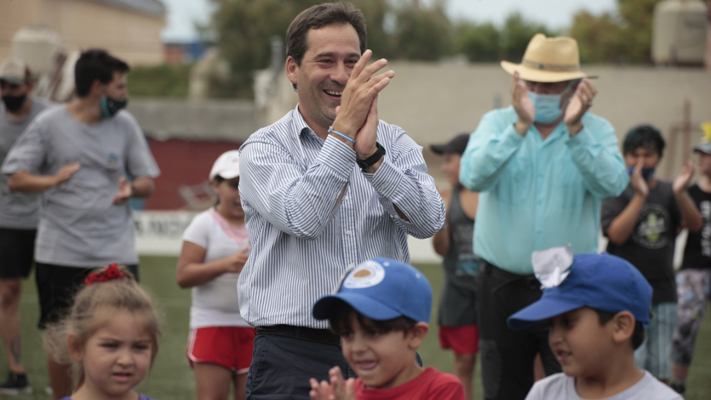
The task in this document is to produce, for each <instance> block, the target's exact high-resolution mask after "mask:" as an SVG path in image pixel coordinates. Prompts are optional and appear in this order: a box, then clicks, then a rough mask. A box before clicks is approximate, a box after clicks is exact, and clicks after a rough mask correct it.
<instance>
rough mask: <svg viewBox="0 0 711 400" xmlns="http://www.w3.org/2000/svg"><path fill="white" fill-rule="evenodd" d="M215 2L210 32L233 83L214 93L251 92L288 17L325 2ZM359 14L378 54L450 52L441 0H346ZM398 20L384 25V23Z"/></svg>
mask: <svg viewBox="0 0 711 400" xmlns="http://www.w3.org/2000/svg"><path fill="white" fill-rule="evenodd" d="M211 2H212V3H213V4H214V5H215V8H214V10H215V11H214V13H213V15H212V19H211V22H210V26H209V30H210V31H212V32H214V33H215V34H216V36H217V38H218V39H217V42H218V46H219V48H220V53H221V54H222V57H224V58H225V59H226V60H228V62H229V63H230V67H231V70H232V76H233V77H232V81H231V82H221V83H219V84H216V85H213V88H212V90H211V92H212V93H211V95H212V96H217V97H223V96H230V97H233V96H237V97H251V96H252V74H253V72H254V71H255V70H259V69H263V68H266V67H267V66H268V65H269V63H270V58H271V44H270V43H271V39H272V37H274V36H277V37H279V38H280V39H281V40H283V39H284V34H285V32H286V29H287V28H288V26H289V24H290V23H291V21H292V20H293V19H294V17H296V15H297V14H298V13H299V12H301V11H302V10H304V9H306V8H308V7H310V6H312V5H314V4H320V3H322V2H323V0H211ZM350 2H351V3H352V4H353V5H354V6H355V7H356V8H358V9H360V10H361V11H362V12H363V15H364V17H365V20H366V24H367V29H368V48H370V49H372V50H373V53H374V54H375V56H376V57H388V58H406V59H417V60H437V59H439V58H440V57H443V56H446V55H448V54H450V52H451V49H450V46H449V44H450V43H451V40H450V36H449V34H450V23H449V19H448V18H447V16H446V14H445V13H444V4H445V3H444V2H443V1H439V2H437V3H436V4H435V5H434V6H432V7H429V8H428V7H424V6H421V5H420V4H419V2H412V1H410V2H406V3H404V4H403V3H402V2H395V3H396V4H393V2H392V1H385V0H382V1H381V0H378V1H373V0H350ZM389 20H391V21H397V23H396V24H395V26H394V28H391V29H387V28H388V27H387V25H388V21H389Z"/></svg>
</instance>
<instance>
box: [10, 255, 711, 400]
mask: <svg viewBox="0 0 711 400" xmlns="http://www.w3.org/2000/svg"><path fill="white" fill-rule="evenodd" d="M175 262H176V259H175V258H171V257H143V258H142V259H141V280H142V282H143V284H145V286H146V287H147V288H148V289H149V290H150V291H151V292H152V293H153V294H154V296H155V297H156V299H157V300H158V303H159V304H160V306H161V309H162V311H163V313H164V315H165V325H164V337H163V339H162V340H161V342H160V351H159V353H158V358H157V359H156V362H155V365H154V366H153V370H152V372H151V374H150V376H149V377H148V378H147V379H146V380H145V381H144V382H143V383H142V384H141V385H140V386H139V387H138V390H139V391H140V392H143V393H145V394H146V395H148V396H150V397H154V398H158V399H166V400H173V399H175V400H180V399H194V398H195V383H194V380H193V374H192V372H191V370H190V368H189V367H188V363H187V361H186V358H185V345H186V342H187V336H188V318H189V307H190V291H189V290H182V289H180V288H179V287H178V286H177V285H176V284H175V279H174V276H175ZM417 267H418V268H420V269H421V270H422V271H423V272H424V274H425V275H427V277H428V278H429V280H430V283H431V284H432V287H433V288H434V292H435V303H436V302H437V298H438V293H439V288H440V285H441V282H442V274H441V270H440V267H439V266H438V265H431V264H425V265H417ZM434 309H436V304H435V307H434ZM21 313H22V327H23V338H22V340H23V342H22V355H23V358H24V362H25V367H26V369H27V371H28V374H29V378H30V382H31V384H32V386H33V388H34V391H35V393H34V394H33V395H26V396H17V397H16V398H17V399H42V400H47V399H50V396H48V395H46V394H45V393H44V388H45V386H46V385H47V382H48V380H47V376H46V371H45V352H44V350H43V348H42V340H41V337H40V335H39V332H38V330H37V328H36V323H37V316H38V313H39V310H38V304H37V295H36V292H35V286H34V281H32V280H29V281H26V282H25V285H24V292H23V296H22V304H21ZM432 320H433V321H436V318H434V316H433V319H432ZM420 355H421V356H422V359H423V360H424V362H425V364H426V365H428V366H434V367H435V368H437V369H439V370H442V371H447V372H451V371H452V361H453V357H452V354H451V353H450V352H445V351H443V350H441V349H440V348H439V344H438V339H437V327H436V325H435V324H433V325H432V329H431V330H430V333H429V335H428V337H427V339H426V341H425V343H424V344H423V346H422V347H421V348H420ZM710 356H711V316H707V317H706V318H705V321H704V324H703V327H702V332H701V333H700V336H699V337H698V340H697V349H696V357H695V358H694V363H693V365H692V367H691V376H690V378H689V380H688V382H687V386H688V392H687V396H686V399H688V400H707V399H711V357H710ZM0 360H2V361H0V379H4V378H5V376H6V375H7V364H6V361H5V360H6V358H5V354H4V352H3V350H2V349H0ZM476 392H477V393H476V394H477V398H478V399H482V398H483V397H482V395H481V382H480V378H479V370H478V365H477V381H476Z"/></svg>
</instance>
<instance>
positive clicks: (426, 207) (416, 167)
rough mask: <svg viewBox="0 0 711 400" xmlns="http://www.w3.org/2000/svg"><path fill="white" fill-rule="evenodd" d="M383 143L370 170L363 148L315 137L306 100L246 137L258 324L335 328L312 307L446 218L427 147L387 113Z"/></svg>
mask: <svg viewBox="0 0 711 400" xmlns="http://www.w3.org/2000/svg"><path fill="white" fill-rule="evenodd" d="M378 142H379V143H380V144H381V145H382V146H383V147H384V148H385V150H386V152H387V154H386V155H385V159H384V160H383V162H382V163H381V165H380V167H379V168H378V170H377V171H376V173H375V174H367V173H363V172H361V170H360V168H359V167H358V166H357V165H356V162H355V161H356V155H355V151H354V150H353V149H351V148H350V147H348V146H347V145H346V144H344V143H343V142H341V141H339V140H338V139H336V138H334V137H331V136H329V137H328V138H327V139H326V140H323V139H320V138H319V137H318V136H316V134H315V133H314V132H313V130H311V129H310V128H309V127H308V126H307V125H306V122H305V121H304V119H303V117H302V116H301V114H300V113H299V111H298V106H297V108H296V109H295V110H293V111H290V112H289V113H287V114H286V115H285V116H284V117H283V118H282V119H281V120H279V121H277V122H276V123H274V124H272V125H270V126H268V127H266V128H262V129H260V130H258V131H257V132H255V133H254V134H252V136H250V138H249V139H248V140H247V141H246V142H245V143H244V144H243V145H242V147H241V148H240V187H239V190H240V194H241V196H242V206H243V207H244V211H245V215H246V216H245V219H246V225H247V232H248V234H249V237H250V239H251V241H252V246H253V248H252V253H251V255H250V257H249V260H248V261H247V264H246V265H245V267H244V270H243V271H242V273H241V274H240V278H239V283H238V292H239V302H240V313H241V314H242V317H243V318H244V319H245V320H246V321H247V322H249V323H250V324H251V325H254V326H268V325H276V324H288V325H296V326H307V327H312V328H327V327H328V322H327V321H317V320H316V319H314V318H313V316H312V315H311V307H312V306H313V304H314V302H315V301H316V300H318V299H319V298H320V297H322V296H325V295H327V294H329V293H331V292H332V291H333V289H334V287H335V286H336V284H337V283H338V280H339V279H340V277H341V274H342V273H343V272H344V271H345V270H346V269H347V268H348V267H349V266H350V265H353V264H357V263H360V262H362V261H365V260H367V259H369V258H372V257H378V256H381V257H388V258H392V259H395V260H399V261H403V262H409V260H410V254H409V250H408V247H407V235H408V234H410V235H412V236H414V237H417V238H427V237H430V236H432V235H434V234H435V233H436V232H437V231H438V230H439V229H440V228H441V227H442V225H443V224H444V215H445V211H444V203H443V202H442V198H441V197H440V196H439V194H438V193H437V189H436V188H435V185H434V180H433V179H432V177H431V176H430V175H428V174H427V166H426V165H425V162H424V159H423V158H422V147H420V146H418V145H417V143H415V142H414V141H413V140H412V139H410V138H409V137H408V136H407V135H406V134H405V132H404V131H403V130H402V128H400V127H398V126H395V125H389V124H387V123H385V122H383V121H380V122H379V124H378ZM344 187H346V191H345V193H344V195H343V198H342V199H341V201H340V202H338V197H339V195H340V194H341V191H342V190H343V188H344ZM337 202H338V203H337ZM393 204H395V205H397V207H398V209H400V211H401V212H402V213H404V215H406V216H407V218H408V219H409V221H406V220H403V219H401V218H400V217H399V216H398V214H397V211H396V210H395V207H393Z"/></svg>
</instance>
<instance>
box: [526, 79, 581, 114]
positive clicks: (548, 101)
mask: <svg viewBox="0 0 711 400" xmlns="http://www.w3.org/2000/svg"><path fill="white" fill-rule="evenodd" d="M571 83H572V82H571ZM571 83H569V84H568V86H567V87H566V88H565V90H563V92H561V93H560V94H538V93H534V92H532V91H530V90H529V91H528V98H529V99H531V102H533V107H534V108H535V109H536V116H535V118H534V120H535V121H536V122H541V123H544V124H546V123H549V122H553V121H555V120H556V119H558V118H559V117H560V116H561V114H563V108H564V107H565V105H562V106H561V104H560V100H561V99H562V98H563V96H565V94H566V93H568V91H569V90H570V88H571V87H572V85H571Z"/></svg>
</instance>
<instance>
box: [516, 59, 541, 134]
mask: <svg viewBox="0 0 711 400" xmlns="http://www.w3.org/2000/svg"><path fill="white" fill-rule="evenodd" d="M511 104H512V105H513V108H514V110H516V114H518V121H516V126H515V128H516V132H518V134H519V135H521V136H525V135H526V132H528V130H529V129H530V128H531V125H532V124H533V121H534V119H535V118H536V108H535V107H534V106H533V102H532V101H531V99H530V98H529V97H528V89H526V85H525V84H524V83H523V81H522V80H521V78H520V77H519V75H518V71H516V72H514V76H513V80H512V81H511Z"/></svg>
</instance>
